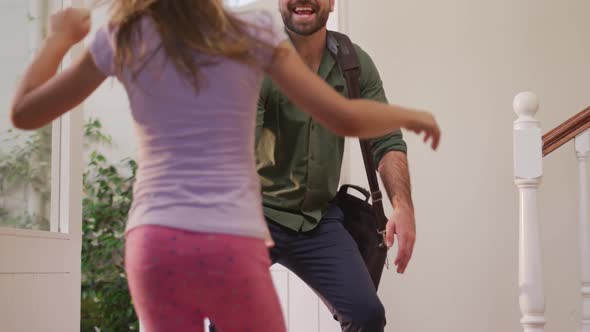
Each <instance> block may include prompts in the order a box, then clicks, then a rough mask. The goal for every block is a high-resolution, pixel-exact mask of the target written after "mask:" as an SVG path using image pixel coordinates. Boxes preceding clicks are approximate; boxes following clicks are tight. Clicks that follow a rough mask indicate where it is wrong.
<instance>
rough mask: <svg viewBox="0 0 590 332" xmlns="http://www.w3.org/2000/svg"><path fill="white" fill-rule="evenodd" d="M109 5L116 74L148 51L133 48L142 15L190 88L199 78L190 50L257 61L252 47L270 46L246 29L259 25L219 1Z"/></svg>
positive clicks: (128, 0) (117, 1)
mask: <svg viewBox="0 0 590 332" xmlns="http://www.w3.org/2000/svg"><path fill="white" fill-rule="evenodd" d="M111 5H112V6H111V21H110V23H111V24H112V25H113V26H114V27H116V37H115V49H116V52H115V66H116V69H117V72H118V73H121V72H122V71H123V69H129V68H137V67H136V66H133V65H132V64H137V63H141V62H142V61H146V59H147V58H148V57H149V56H150V55H149V54H144V53H145V52H142V51H139V52H138V51H137V50H141V43H142V40H141V38H142V37H141V31H140V24H139V23H140V21H141V19H142V18H144V17H148V18H150V19H151V20H152V21H153V23H154V24H155V27H156V29H157V31H158V32H159V34H160V38H161V42H162V45H161V46H162V47H163V49H164V51H165V52H166V55H167V57H168V59H170V60H171V61H172V62H173V63H174V65H175V66H176V68H177V70H178V71H179V72H180V73H182V74H184V75H185V76H186V78H187V79H189V81H190V82H191V83H192V84H193V85H194V87H195V89H198V87H199V81H200V79H201V77H200V70H199V67H200V66H201V65H205V63H200V62H199V61H197V59H196V57H195V52H198V53H201V54H206V55H209V56H213V57H215V56H221V57H226V58H230V59H233V60H237V61H240V62H243V63H247V64H251V65H257V64H258V61H257V58H256V57H255V56H254V53H253V50H254V49H256V48H271V46H270V45H269V44H268V43H265V42H263V41H261V40H259V39H257V38H255V37H253V34H252V29H259V28H260V27H256V26H253V25H251V24H250V25H249V24H247V23H245V22H243V21H242V20H240V19H239V18H237V17H236V16H234V15H233V14H231V13H229V12H227V11H226V10H225V8H224V6H223V3H222V0H114V1H113V2H112V3H111ZM247 29H248V30H249V31H250V33H248V31H247ZM138 46H139V47H138ZM134 74H137V73H134Z"/></svg>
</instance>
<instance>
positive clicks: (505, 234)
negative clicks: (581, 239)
mask: <svg viewBox="0 0 590 332" xmlns="http://www.w3.org/2000/svg"><path fill="white" fill-rule="evenodd" d="M347 3H348V6H347V12H348V14H349V15H348V26H347V28H348V31H349V32H350V34H351V37H352V38H353V39H354V40H355V41H357V42H358V43H359V44H361V45H362V46H363V47H364V48H365V49H366V50H367V51H368V52H369V53H370V54H371V55H373V58H374V60H375V61H376V63H377V65H378V67H379V69H380V70H381V74H382V76H383V79H384V82H385V87H386V90H387V92H388V97H389V98H390V101H391V102H396V103H402V104H406V105H412V106H416V107H421V108H426V109H429V110H432V111H434V112H435V113H436V115H437V118H438V119H439V120H440V123H441V125H442V129H443V141H442V146H441V147H440V151H439V152H438V153H431V152H430V151H428V149H427V148H426V147H425V146H423V145H422V144H421V143H420V141H418V140H417V139H416V137H414V136H412V135H408V142H409V145H410V153H409V157H410V162H411V173H412V178H413V184H414V188H413V189H414V200H415V205H416V214H417V224H418V240H417V244H416V248H415V253H414V258H413V261H412V264H411V265H410V267H409V269H408V271H407V273H406V274H405V275H404V276H399V275H397V274H395V273H394V271H388V272H387V273H386V274H385V275H384V283H383V286H382V289H381V292H380V295H381V297H382V299H383V301H384V303H385V305H386V307H387V311H388V321H389V325H388V327H387V331H404V332H422V331H445V332H446V331H453V332H462V331H465V332H467V331H478V332H497V331H503V332H516V331H521V329H520V327H519V318H520V312H519V308H518V297H517V294H518V290H517V232H518V228H517V225H518V224H517V222H518V210H517V198H518V197H517V192H516V189H515V187H514V185H513V183H512V181H513V180H512V155H511V154H512V131H511V130H512V121H513V120H514V119H515V115H514V113H513V112H512V108H511V102H512V99H513V97H514V95H515V94H517V93H518V92H520V91H523V90H532V91H535V92H536V93H538V94H539V96H540V97H541V102H542V110H541V111H540V114H539V119H540V120H541V121H542V125H543V127H544V128H545V131H546V130H548V129H550V128H553V127H554V126H556V125H558V124H559V123H561V122H562V121H564V120H566V119H567V118H568V117H570V116H572V115H573V114H575V113H577V112H578V111H580V110H582V109H583V108H584V107H586V106H588V105H590V95H588V83H587V78H588V77H589V74H590V61H588V53H589V52H590V30H588V29H587V24H586V14H587V13H588V12H589V11H590V3H589V2H587V1H583V0H573V1H548V0H541V1H539V0H537V1H532V0H523V1H511V0H496V1H472V0H451V1H439V0H411V1H410V0H406V1H399V0H396V1H377V0H363V1H347ZM355 147H356V145H355ZM353 160H354V161H353V164H352V165H351V167H352V170H353V172H352V173H353V176H352V177H353V179H357V180H358V181H357V182H359V181H363V180H364V175H363V173H362V172H361V167H362V164H361V163H362V162H361V159H360V157H358V158H356V159H355V158H353ZM544 166H545V170H544V171H545V179H544V183H543V185H542V188H541V190H542V192H541V194H540V200H541V201H540V204H541V217H542V221H541V223H542V224H541V227H542V229H541V231H542V233H541V236H542V239H543V251H544V264H545V265H544V271H545V285H546V300H547V301H546V302H547V319H548V325H547V330H546V331H549V332H562V331H575V330H576V329H577V319H578V318H579V312H578V301H579V296H578V289H579V285H578V279H579V278H578V270H577V266H578V263H577V262H578V253H577V250H578V249H577V230H576V227H577V226H576V213H575V208H576V203H575V199H576V197H577V195H576V193H577V182H576V181H577V178H576V163H575V158H574V152H573V148H572V146H571V145H568V146H566V147H565V148H563V149H562V150H560V151H557V152H555V153H554V154H552V155H551V156H549V157H548V158H546V160H545V165H544ZM394 253H395V252H392V260H393V258H394V256H393V254H394Z"/></svg>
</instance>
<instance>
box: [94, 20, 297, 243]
mask: <svg viewBox="0 0 590 332" xmlns="http://www.w3.org/2000/svg"><path fill="white" fill-rule="evenodd" d="M239 15H240V18H241V19H243V20H244V21H246V22H249V23H252V24H255V25H256V26H259V27H262V28H264V29H253V30H252V33H253V34H255V37H257V38H259V39H261V40H263V41H265V42H268V43H270V44H271V45H273V46H277V45H278V44H279V43H280V42H282V41H284V40H286V39H287V36H286V35H285V33H284V31H283V30H282V29H280V28H277V27H275V25H274V23H273V20H272V17H271V15H270V14H268V13H265V12H251V13H248V14H239ZM141 29H142V37H143V40H144V41H145V42H144V44H145V45H143V47H145V49H146V51H147V52H148V53H150V54H151V51H154V52H153V53H154V55H153V56H152V57H150V59H149V61H147V62H146V63H145V64H144V65H143V67H142V68H141V70H140V71H139V75H137V77H136V79H134V78H133V77H132V74H131V72H125V71H124V72H123V73H122V74H120V75H118V74H116V73H115V66H114V47H113V45H114V42H113V38H114V33H113V32H112V30H111V29H109V28H108V27H106V26H105V27H103V28H101V29H100V30H99V31H98V32H97V33H96V36H95V38H94V40H93V42H92V43H91V45H90V47H89V49H90V53H91V54H92V57H93V59H94V62H95V64H96V65H97V67H98V68H99V69H100V70H101V71H102V72H103V73H104V74H105V75H107V76H117V79H118V80H119V81H121V82H122V84H123V85H124V87H125V90H126V91H127V94H128V97H129V103H130V108H131V112H132V116H133V120H134V125H135V131H136V133H137V138H138V143H139V155H138V165H139V169H138V172H137V180H136V183H135V185H134V201H133V205H132V207H131V210H130V212H129V219H128V223H127V231H129V230H131V229H133V228H134V227H137V226H140V225H161V226H168V227H173V228H179V229H183V230H189V231H196V232H205V233H224V234H232V235H241V236H249V237H257V238H262V237H263V236H264V234H265V231H266V224H265V223H264V218H263V214H262V202H261V194H260V184H259V179H258V175H257V172H256V169H255V157H254V133H255V120H256V105H257V101H258V96H259V93H260V85H261V82H262V78H263V70H262V68H259V67H255V66H249V65H246V64H243V63H240V62H236V61H232V60H229V59H226V58H219V59H215V60H216V62H215V63H214V64H211V65H206V66H203V67H201V68H200V73H201V75H202V76H201V77H202V78H203V79H202V80H201V81H200V82H201V84H200V88H199V90H198V92H196V91H195V89H194V87H193V86H192V85H191V84H190V82H189V81H187V80H186V78H185V77H184V76H182V75H180V74H179V73H178V72H177V70H176V67H175V66H174V65H173V64H172V63H171V62H170V61H168V59H167V58H166V55H165V53H164V51H163V49H162V48H161V47H160V39H159V38H160V37H159V35H158V33H157V32H156V30H155V27H154V26H153V24H152V23H151V21H150V20H149V19H147V18H146V19H144V20H143V22H142V24H141ZM253 53H254V54H255V55H256V56H257V57H259V59H260V60H261V61H262V64H263V65H268V64H270V61H271V60H272V53H273V50H272V49H257V50H256V49H255V50H253ZM195 57H196V58H197V59H207V58H204V57H205V55H203V54H195Z"/></svg>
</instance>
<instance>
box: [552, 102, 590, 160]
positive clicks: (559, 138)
mask: <svg viewBox="0 0 590 332" xmlns="http://www.w3.org/2000/svg"><path fill="white" fill-rule="evenodd" d="M586 129H590V107H588V108H586V109H585V110H583V111H582V112H580V113H578V114H576V115H574V116H573V117H571V118H570V119H569V120H567V121H565V122H564V123H562V124H560V125H559V126H557V127H556V128H555V129H553V130H551V131H549V132H548V133H546V134H545V135H543V157H545V156H547V155H548V154H550V153H551V152H553V151H555V150H557V149H559V148H560V147H561V146H562V145H564V144H565V143H567V142H569V141H570V140H572V139H574V138H575V137H576V136H578V135H579V134H581V133H583V132H584V131H585V130H586Z"/></svg>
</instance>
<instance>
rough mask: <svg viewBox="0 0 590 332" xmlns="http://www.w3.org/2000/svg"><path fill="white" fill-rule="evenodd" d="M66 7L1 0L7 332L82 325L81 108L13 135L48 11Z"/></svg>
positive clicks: (1, 241) (1, 263) (0, 223)
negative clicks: (12, 111)
mask: <svg viewBox="0 0 590 332" xmlns="http://www.w3.org/2000/svg"><path fill="white" fill-rule="evenodd" d="M72 1H77V0H72ZM64 2H65V1H64ZM64 4H65V5H70V4H71V3H70V2H69V3H64ZM61 6H62V1H61V0H29V1H23V0H2V1H1V2H0V18H1V19H0V27H1V28H0V35H2V34H4V35H3V36H2V37H0V38H1V40H2V41H3V47H2V51H1V52H0V72H2V73H3V77H2V80H1V82H0V104H1V105H2V106H3V107H2V108H1V109H2V113H0V330H2V331H6V332H20V331H23V332H25V331H26V332H29V331H48V332H53V331H56V332H57V331H59V332H61V331H65V332H70V331H71V332H74V331H79V330H80V264H81V261H80V259H81V256H80V255H81V218H82V214H81V204H82V202H81V195H82V193H81V189H82V147H81V133H82V116H81V112H80V110H76V111H75V112H73V113H70V115H67V116H64V117H63V118H62V119H61V120H60V121H57V122H55V123H54V124H53V125H50V126H48V127H46V128H43V129H41V130H38V131H36V132H33V133H29V132H15V131H12V132H10V131H9V128H10V122H9V121H8V112H7V110H8V109H9V107H8V105H9V102H10V97H11V94H12V93H13V91H14V85H15V83H16V80H17V79H18V77H19V76H18V75H21V73H22V72H23V68H24V66H25V65H26V64H27V63H28V61H29V60H30V58H31V55H32V54H33V52H34V51H35V49H36V48H37V47H38V46H39V45H40V42H41V41H42V40H43V38H44V33H45V31H46V24H47V18H48V16H49V14H50V13H51V12H53V11H55V10H57V9H59V8H60V7H61ZM72 53H76V52H72ZM67 62H68V61H66V63H65V65H67Z"/></svg>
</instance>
